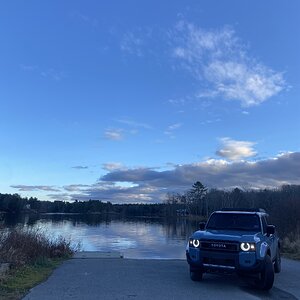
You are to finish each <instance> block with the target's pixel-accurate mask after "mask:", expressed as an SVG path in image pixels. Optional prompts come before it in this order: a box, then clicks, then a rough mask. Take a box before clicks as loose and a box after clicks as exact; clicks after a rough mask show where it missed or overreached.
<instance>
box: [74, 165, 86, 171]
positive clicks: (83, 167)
mask: <svg viewBox="0 0 300 300" xmlns="http://www.w3.org/2000/svg"><path fill="white" fill-rule="evenodd" d="M88 168H89V167H88V166H74V167H72V169H77V170H84V169H88Z"/></svg>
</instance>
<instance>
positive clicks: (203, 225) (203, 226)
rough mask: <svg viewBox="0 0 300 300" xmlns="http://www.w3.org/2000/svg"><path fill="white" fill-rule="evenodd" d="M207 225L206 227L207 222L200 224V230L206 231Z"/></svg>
mask: <svg viewBox="0 0 300 300" xmlns="http://www.w3.org/2000/svg"><path fill="white" fill-rule="evenodd" d="M205 225H206V223H205V222H200V224H199V229H200V230H204V229H205Z"/></svg>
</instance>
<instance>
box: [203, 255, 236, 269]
mask: <svg viewBox="0 0 300 300" xmlns="http://www.w3.org/2000/svg"><path fill="white" fill-rule="evenodd" d="M203 263H204V264H210V265H217V266H219V265H221V266H228V267H234V266H235V261H234V259H222V258H213V257H203Z"/></svg>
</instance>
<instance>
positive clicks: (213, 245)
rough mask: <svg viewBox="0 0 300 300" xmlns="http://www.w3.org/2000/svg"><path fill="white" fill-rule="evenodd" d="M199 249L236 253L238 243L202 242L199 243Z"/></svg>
mask: <svg viewBox="0 0 300 300" xmlns="http://www.w3.org/2000/svg"><path fill="white" fill-rule="evenodd" d="M200 249H202V250H208V251H226V252H228V251H230V252H237V251H239V243H238V242H230V241H214V240H206V241H203V240H202V241H200Z"/></svg>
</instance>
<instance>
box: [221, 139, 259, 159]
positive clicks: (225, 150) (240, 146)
mask: <svg viewBox="0 0 300 300" xmlns="http://www.w3.org/2000/svg"><path fill="white" fill-rule="evenodd" d="M220 140H221V143H222V146H221V148H220V149H219V150H218V151H217V152H216V154H217V155H219V156H221V157H224V158H226V159H229V160H232V161H233V160H241V159H244V158H249V157H253V156H255V155H256V154H257V152H256V151H255V150H254V149H253V146H254V145H255V143H253V142H247V141H236V140H232V139H230V138H227V137H225V138H221V139H220Z"/></svg>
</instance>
